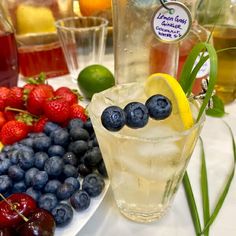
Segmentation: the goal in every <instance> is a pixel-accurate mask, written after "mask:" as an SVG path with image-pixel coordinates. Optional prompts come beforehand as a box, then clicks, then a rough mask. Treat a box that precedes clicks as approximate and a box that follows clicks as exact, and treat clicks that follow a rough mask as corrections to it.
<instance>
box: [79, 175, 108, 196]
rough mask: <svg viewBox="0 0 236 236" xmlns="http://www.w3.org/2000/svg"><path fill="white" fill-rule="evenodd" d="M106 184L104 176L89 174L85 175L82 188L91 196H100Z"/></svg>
mask: <svg viewBox="0 0 236 236" xmlns="http://www.w3.org/2000/svg"><path fill="white" fill-rule="evenodd" d="M104 186H105V182H104V180H103V178H102V177H101V176H100V175H98V174H95V173H94V174H89V175H87V176H85V178H84V180H83V183H82V189H83V190H84V191H86V192H87V193H88V194H89V196H90V197H96V196H98V195H99V194H100V193H101V192H102V190H103V188H104Z"/></svg>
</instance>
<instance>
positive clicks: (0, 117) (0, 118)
mask: <svg viewBox="0 0 236 236" xmlns="http://www.w3.org/2000/svg"><path fill="white" fill-rule="evenodd" d="M6 122H7V121H6V119H5V117H4V114H3V112H1V111H0V129H1V128H2V126H3V125H4V124H5V123H6Z"/></svg>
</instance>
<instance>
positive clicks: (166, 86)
mask: <svg viewBox="0 0 236 236" xmlns="http://www.w3.org/2000/svg"><path fill="white" fill-rule="evenodd" d="M144 89H145V93H146V95H147V96H148V97H150V96H152V95H155V94H162V95H164V96H166V97H168V98H169V100H170V101H171V103H172V113H171V115H170V119H171V116H174V120H173V121H172V122H176V125H175V126H176V127H178V130H186V129H189V128H190V127H192V126H193V124H194V120H193V116H192V112H191V108H190V104H189V102H188V99H187V97H186V95H185V93H184V91H183V90H182V88H181V86H180V84H179V82H178V81H177V80H176V79H175V78H174V77H172V76H170V75H168V74H163V73H157V74H153V75H150V76H149V77H148V79H147V81H146V83H145V88H144ZM172 118H173V117H172Z"/></svg>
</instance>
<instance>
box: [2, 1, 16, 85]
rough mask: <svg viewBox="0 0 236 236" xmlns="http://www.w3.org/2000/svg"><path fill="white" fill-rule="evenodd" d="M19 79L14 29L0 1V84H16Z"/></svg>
mask: <svg viewBox="0 0 236 236" xmlns="http://www.w3.org/2000/svg"><path fill="white" fill-rule="evenodd" d="M17 79H18V58H17V47H16V40H15V36H14V29H13V27H12V25H11V24H10V22H9V19H8V16H7V13H6V11H5V9H4V8H3V6H2V5H1V2H0V86H7V87H10V86H15V85H16V84H17Z"/></svg>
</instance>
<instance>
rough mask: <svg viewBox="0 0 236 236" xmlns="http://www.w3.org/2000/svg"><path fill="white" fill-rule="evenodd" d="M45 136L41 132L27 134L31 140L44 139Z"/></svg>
mask: <svg viewBox="0 0 236 236" xmlns="http://www.w3.org/2000/svg"><path fill="white" fill-rule="evenodd" d="M46 136H47V135H46V134H45V133H42V132H40V133H29V134H28V137H30V138H33V139H35V138H40V137H46Z"/></svg>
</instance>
